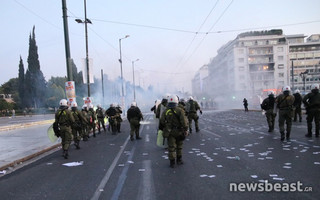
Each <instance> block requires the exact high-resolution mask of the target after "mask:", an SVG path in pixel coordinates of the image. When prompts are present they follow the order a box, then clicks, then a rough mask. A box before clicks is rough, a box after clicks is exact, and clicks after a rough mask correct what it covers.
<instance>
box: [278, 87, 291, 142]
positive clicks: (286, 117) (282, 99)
mask: <svg viewBox="0 0 320 200" xmlns="http://www.w3.org/2000/svg"><path fill="white" fill-rule="evenodd" d="M282 92H283V93H282V94H280V95H279V96H278V97H277V98H276V104H277V107H278V109H279V129H280V134H281V141H283V140H284V139H285V137H286V138H287V140H290V133H291V126H292V111H293V102H294V96H293V95H290V86H285V87H283V88H282ZM284 122H286V124H287V132H286V135H284V132H285V128H284Z"/></svg>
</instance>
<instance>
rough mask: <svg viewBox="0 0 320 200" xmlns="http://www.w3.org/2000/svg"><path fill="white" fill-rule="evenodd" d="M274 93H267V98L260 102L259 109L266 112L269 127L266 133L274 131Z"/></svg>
mask: <svg viewBox="0 0 320 200" xmlns="http://www.w3.org/2000/svg"><path fill="white" fill-rule="evenodd" d="M275 99H276V98H275V97H274V92H273V91H269V92H268V97H267V98H265V99H264V100H263V101H262V104H261V108H262V109H263V110H265V111H266V117H267V122H268V126H269V130H268V132H272V131H273V130H274V121H275V118H276V115H277V114H276V113H274V112H273V108H274V102H275Z"/></svg>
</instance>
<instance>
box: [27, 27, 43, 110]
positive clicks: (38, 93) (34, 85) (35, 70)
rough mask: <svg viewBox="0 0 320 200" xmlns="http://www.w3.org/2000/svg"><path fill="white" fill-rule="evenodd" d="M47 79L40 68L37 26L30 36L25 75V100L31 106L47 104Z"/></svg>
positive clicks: (37, 106)
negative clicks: (36, 35) (36, 34)
mask: <svg viewBox="0 0 320 200" xmlns="http://www.w3.org/2000/svg"><path fill="white" fill-rule="evenodd" d="M46 87H47V86H46V80H45V78H44V76H43V73H42V71H41V70H40V62H39V56H38V47H37V44H36V37H35V27H34V26H33V30H32V34H30V36H29V55H28V69H27V72H26V75H25V92H26V93H25V100H26V102H25V103H26V105H27V106H29V107H34V108H39V107H42V106H44V104H45V96H46V95H45V92H46Z"/></svg>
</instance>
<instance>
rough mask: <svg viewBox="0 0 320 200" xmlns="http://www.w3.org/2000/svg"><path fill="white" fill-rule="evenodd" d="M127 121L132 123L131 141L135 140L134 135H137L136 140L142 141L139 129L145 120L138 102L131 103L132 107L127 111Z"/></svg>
mask: <svg viewBox="0 0 320 200" xmlns="http://www.w3.org/2000/svg"><path fill="white" fill-rule="evenodd" d="M127 119H128V121H129V123H130V140H131V141H133V140H134V138H133V135H134V134H135V135H136V139H137V140H140V139H141V137H140V135H139V129H140V121H141V120H143V116H142V113H141V111H140V109H139V107H138V106H137V103H136V102H132V103H131V107H130V108H129V109H128V111H127Z"/></svg>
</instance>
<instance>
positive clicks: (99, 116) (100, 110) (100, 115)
mask: <svg viewBox="0 0 320 200" xmlns="http://www.w3.org/2000/svg"><path fill="white" fill-rule="evenodd" d="M96 113H97V119H98V125H99V129H98V131H99V133H101V130H100V129H101V126H102V128H103V130H104V132H106V127H105V125H104V117H105V116H104V110H103V108H102V107H101V105H100V104H98V106H97V110H96Z"/></svg>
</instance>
